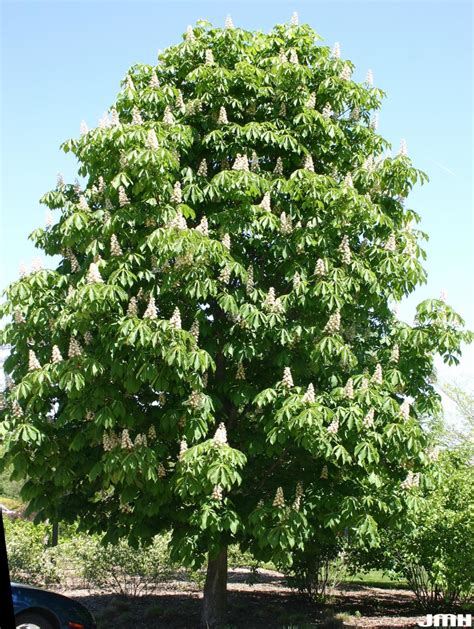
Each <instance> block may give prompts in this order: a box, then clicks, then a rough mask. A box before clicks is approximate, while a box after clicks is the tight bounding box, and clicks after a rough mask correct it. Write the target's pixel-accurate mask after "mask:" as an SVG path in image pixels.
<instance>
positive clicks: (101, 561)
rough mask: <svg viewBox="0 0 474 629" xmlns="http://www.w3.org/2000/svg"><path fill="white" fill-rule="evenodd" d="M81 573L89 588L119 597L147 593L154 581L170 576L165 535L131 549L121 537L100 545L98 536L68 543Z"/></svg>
mask: <svg viewBox="0 0 474 629" xmlns="http://www.w3.org/2000/svg"><path fill="white" fill-rule="evenodd" d="M71 544H72V545H73V546H74V554H75V556H76V558H77V560H78V565H79V567H80V570H81V576H82V577H83V579H84V582H85V583H86V585H87V587H88V588H90V589H95V588H101V589H105V590H107V591H110V592H114V593H116V594H121V595H123V596H138V595H141V594H150V593H151V592H153V591H154V590H155V589H156V587H157V585H158V583H161V582H163V581H167V580H169V579H170V578H171V577H172V576H173V566H172V564H171V562H170V558H169V552H168V537H167V536H163V535H161V536H158V535H157V536H156V537H155V538H154V539H153V542H152V544H150V545H149V546H140V547H138V548H133V547H132V546H130V545H129V544H128V542H127V541H126V540H124V539H122V540H120V541H119V542H118V543H117V544H106V545H103V544H101V541H100V539H99V538H96V537H88V538H84V537H82V538H80V539H79V540H74V541H73V542H71Z"/></svg>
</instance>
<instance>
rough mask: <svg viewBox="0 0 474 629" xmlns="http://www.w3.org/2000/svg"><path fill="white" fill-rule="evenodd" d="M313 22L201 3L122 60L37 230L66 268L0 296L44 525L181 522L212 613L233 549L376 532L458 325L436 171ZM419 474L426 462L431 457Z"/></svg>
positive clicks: (31, 497) (408, 472)
mask: <svg viewBox="0 0 474 629" xmlns="http://www.w3.org/2000/svg"><path fill="white" fill-rule="evenodd" d="M318 40H319V37H318V36H317V35H316V33H315V32H314V31H313V30H312V29H311V28H310V27H309V26H307V25H301V26H300V25H298V24H297V19H296V17H295V16H294V17H293V19H292V21H291V23H290V24H284V25H278V26H276V27H275V28H274V29H273V30H272V31H271V32H270V33H269V34H263V33H261V32H249V31H245V30H243V29H240V28H234V27H233V25H232V23H231V22H230V21H228V23H227V24H226V28H224V29H220V28H213V27H212V26H211V25H210V24H208V23H207V22H204V21H199V22H198V23H197V25H196V26H195V27H194V28H191V27H189V28H188V30H187V32H186V34H185V36H184V41H183V42H182V43H180V44H179V45H176V46H173V47H170V48H168V49H167V50H166V51H165V52H163V53H162V54H161V55H160V57H159V62H158V64H157V65H156V66H150V65H135V66H133V67H132V68H131V69H130V71H129V73H128V74H127V76H126V79H125V80H124V82H123V87H122V89H121V91H120V93H119V95H118V97H117V100H116V102H115V104H114V105H113V107H112V108H111V109H110V111H109V114H108V115H106V116H105V117H104V118H103V119H102V120H101V121H100V123H99V126H98V128H95V129H92V130H87V128H85V126H84V127H83V128H82V135H81V137H80V138H78V139H72V140H69V141H67V142H66V143H65V144H64V146H63V148H64V150H65V151H66V152H68V151H71V152H72V153H73V154H74V155H75V156H76V157H77V159H78V162H79V171H78V172H79V175H80V176H81V177H83V178H84V181H83V183H79V182H76V183H75V184H66V183H64V182H63V181H62V180H61V179H60V180H59V181H58V184H57V187H56V189H55V190H52V191H51V192H48V193H47V194H46V195H45V196H44V197H43V202H44V203H45V204H46V205H47V206H48V207H49V208H51V209H52V210H56V211H57V220H56V221H52V222H50V224H49V225H48V226H47V228H46V229H39V230H37V231H35V232H34V233H33V234H32V239H33V241H34V242H35V243H36V244H37V246H38V247H39V248H40V249H42V250H43V251H44V252H45V253H46V254H47V255H49V256H54V255H56V256H57V255H61V256H62V258H61V261H60V263H59V264H58V266H57V268H55V269H48V270H41V269H35V270H34V271H33V272H30V273H28V274H25V275H24V276H23V277H21V278H20V279H19V280H18V281H16V282H14V283H13V284H12V285H11V286H10V287H9V288H8V289H7V291H6V302H5V304H4V306H3V313H4V314H5V315H8V314H10V315H11V316H12V321H11V322H10V323H8V324H7V325H6V326H5V328H4V331H3V340H4V342H8V343H10V344H11V347H12V350H11V355H10V357H9V358H8V360H7V361H6V363H5V367H6V369H7V371H8V372H9V374H10V375H11V378H12V382H11V383H10V386H9V388H8V390H7V392H6V395H5V409H4V411H3V414H2V422H1V431H2V435H3V440H4V446H5V448H6V450H7V452H8V456H7V457H6V459H5V460H9V461H11V462H12V464H13V466H14V469H15V474H17V475H18V476H27V477H28V479H29V480H28V481H27V482H26V484H25V486H24V488H23V497H24V499H26V500H28V501H29V505H30V507H29V508H30V510H31V511H32V512H36V513H37V517H38V519H43V518H47V517H48V518H51V519H53V520H59V519H60V520H66V521H73V520H76V519H78V520H79V522H80V523H81V525H82V527H83V528H85V529H87V530H89V531H105V532H106V533H107V535H106V539H108V540H114V539H117V538H118V537H120V536H125V535H126V536H128V537H129V538H130V539H131V540H132V541H133V540H136V541H138V540H145V541H146V540H147V539H150V538H151V537H152V536H153V535H155V534H156V533H157V532H159V531H161V530H168V529H171V531H172V552H173V555H174V557H175V558H176V559H177V560H179V561H180V562H182V563H183V564H188V565H189V564H192V565H194V566H197V565H201V564H202V563H203V562H204V561H205V559H206V557H207V558H208V569H207V570H208V571H207V580H206V584H205V588H204V606H203V617H202V620H203V624H206V623H207V624H208V625H209V626H215V625H218V624H219V623H220V622H221V621H222V619H223V618H224V615H225V605H226V580H227V559H226V548H227V546H228V544H229V543H239V544H240V545H241V546H243V547H245V548H249V549H251V551H252V552H253V553H254V554H255V556H257V557H261V558H263V559H273V560H274V561H275V562H277V563H279V564H288V563H290V562H291V560H292V553H293V552H294V550H295V549H302V548H304V545H305V543H306V542H307V541H308V540H311V541H312V543H314V537H315V535H317V534H318V531H321V530H322V529H325V530H327V531H330V532H331V534H341V533H342V532H343V531H346V532H348V534H350V535H352V536H354V537H355V538H360V539H361V540H363V541H364V542H368V543H376V542H377V536H378V533H377V529H378V526H380V525H384V523H386V522H387V521H388V520H390V519H393V518H396V517H397V516H398V515H399V514H400V513H401V512H402V511H403V510H404V509H405V508H406V505H407V504H408V503H409V502H410V500H413V499H414V498H411V496H410V487H413V486H414V485H416V484H418V483H419V482H420V478H421V479H422V478H423V475H422V472H423V467H424V466H425V465H426V464H427V462H428V460H429V453H428V452H426V451H425V450H426V447H425V445H426V440H425V437H424V434H423V430H422V429H421V426H420V421H419V417H420V416H421V414H426V413H428V412H430V411H433V410H434V409H436V408H437V407H438V405H439V396H438V395H437V394H436V392H435V391H434V389H433V386H432V374H433V357H434V355H435V354H436V353H440V354H441V355H442V356H443V357H444V359H445V360H447V361H450V362H456V361H457V360H458V358H457V357H458V355H459V348H460V343H461V342H462V340H468V337H469V335H468V333H466V332H463V331H462V328H461V326H462V320H461V319H460V317H459V316H458V315H456V314H455V313H454V312H453V310H452V309H451V308H450V307H449V306H448V305H447V304H446V303H445V302H444V301H443V300H430V301H426V302H424V303H422V304H421V305H420V306H419V307H418V311H417V317H416V321H415V323H414V324H413V325H412V326H411V325H408V324H406V323H403V322H401V321H400V320H399V319H398V318H397V316H396V314H394V311H393V304H394V303H395V302H397V301H398V300H400V299H401V298H402V297H403V296H405V295H407V294H409V293H410V292H412V291H413V290H414V289H415V288H416V286H417V285H418V284H419V283H420V282H423V281H424V280H425V272H424V270H423V268H422V266H421V263H420V258H422V257H423V251H422V250H421V249H420V247H419V240H420V238H422V237H423V236H424V235H423V234H422V233H421V232H419V231H417V230H416V229H414V228H413V227H412V224H413V223H416V222H417V220H418V216H417V214H416V213H415V212H414V211H413V210H411V209H408V208H407V207H406V206H405V199H406V197H407V195H408V194H409V191H410V189H411V188H412V186H413V185H414V184H415V183H416V182H417V181H424V180H425V179H426V177H425V175H424V174H423V173H421V172H420V171H419V170H416V169H415V168H414V167H413V166H412V164H411V161H410V159H409V158H408V156H407V152H406V146H405V144H404V143H402V146H401V149H400V152H399V153H398V155H396V156H395V157H391V156H389V155H387V154H386V153H385V151H386V150H387V149H388V148H389V145H388V143H387V142H386V141H385V140H384V139H383V138H382V137H381V136H380V135H378V134H377V131H376V127H377V119H376V115H377V114H376V111H377V110H378V109H379V107H380V103H381V99H382V97H383V93H382V91H381V90H380V89H377V88H375V87H373V85H372V83H373V79H372V74H371V73H370V72H369V74H368V75H367V79H366V81H365V82H364V83H362V84H361V83H357V82H354V81H353V80H351V74H352V71H353V64H352V63H351V62H350V61H346V60H343V59H342V58H341V57H340V52H339V47H338V46H335V48H334V49H333V50H332V51H331V50H330V49H329V48H328V47H326V46H322V45H320V44H319V43H318ZM420 473H421V477H420Z"/></svg>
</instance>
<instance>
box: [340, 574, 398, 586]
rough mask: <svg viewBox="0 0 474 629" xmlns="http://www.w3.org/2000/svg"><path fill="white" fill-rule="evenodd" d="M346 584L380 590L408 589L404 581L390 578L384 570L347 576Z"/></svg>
mask: <svg viewBox="0 0 474 629" xmlns="http://www.w3.org/2000/svg"><path fill="white" fill-rule="evenodd" d="M344 583H347V584H354V585H367V586H370V587H380V588H395V587H396V588H406V587H408V586H407V582H406V581H405V580H404V579H397V578H392V577H389V576H388V575H386V574H384V572H383V571H382V570H370V571H369V572H359V573H357V574H355V575H351V576H347V577H346V578H345V579H344Z"/></svg>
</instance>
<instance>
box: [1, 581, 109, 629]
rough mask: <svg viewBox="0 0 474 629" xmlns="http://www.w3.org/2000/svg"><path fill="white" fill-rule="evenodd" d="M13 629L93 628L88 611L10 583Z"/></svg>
mask: <svg viewBox="0 0 474 629" xmlns="http://www.w3.org/2000/svg"><path fill="white" fill-rule="evenodd" d="M12 597H13V607H14V610H15V621H16V627H17V629H18V627H21V628H22V629H96V627H97V625H96V622H95V620H94V617H93V616H92V614H91V613H90V611H89V610H88V609H86V608H85V607H84V605H81V603H77V602H76V601H73V600H72V599H70V598H67V596H62V595H61V594H56V592H48V591H46V590H41V589H40V588H36V587H32V586H30V585H22V584H21V583H12Z"/></svg>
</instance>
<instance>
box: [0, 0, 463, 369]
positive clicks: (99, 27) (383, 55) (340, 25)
mask: <svg viewBox="0 0 474 629" xmlns="http://www.w3.org/2000/svg"><path fill="white" fill-rule="evenodd" d="M1 10H2V24H1V29H2V33H1V36H2V44H1V46H2V60H1V63H2V74H1V77H2V112H1V138H2V140H1V141H2V145H1V218H2V230H1V234H2V240H1V255H2V260H1V267H0V268H1V276H0V287H1V288H3V287H4V286H6V285H7V284H8V283H9V282H10V281H12V280H13V279H15V278H16V277H17V275H18V268H19V265H20V263H21V262H22V261H23V262H24V263H26V264H27V265H30V264H31V261H32V259H33V258H35V257H37V256H38V254H39V253H40V252H36V250H35V249H34V248H33V246H32V244H31V243H30V242H29V241H28V240H27V235H28V234H29V233H30V232H31V231H32V230H33V229H34V228H35V227H37V226H42V225H44V215H45V208H43V207H41V206H40V205H39V203H38V199H39V197H40V196H41V195H42V194H43V193H44V192H45V191H47V190H49V189H50V188H52V187H54V185H55V181H56V173H57V172H58V171H61V172H62V173H64V175H65V178H66V180H69V181H72V180H73V179H74V177H75V175H76V172H75V162H74V160H73V158H72V157H71V156H69V155H64V154H62V153H61V152H60V151H59V144H60V143H61V142H62V141H64V140H65V139H67V138H69V137H72V136H77V135H78V134H79V125H80V122H81V120H83V119H84V120H86V121H87V123H88V124H89V126H95V125H96V124H97V122H98V120H99V118H100V117H101V116H102V114H103V112H104V111H105V110H106V109H107V108H108V107H109V106H110V105H111V104H112V103H113V101H114V98H115V95H116V93H117V91H118V89H119V82H120V80H121V79H122V78H123V76H124V74H125V73H126V71H127V69H128V67H129V66H131V65H132V64H133V63H136V62H143V63H155V61H156V55H157V52H158V50H159V49H163V48H165V47H167V46H168V45H171V44H173V43H176V42H177V41H179V40H180V38H181V34H182V33H183V32H184V30H185V29H186V26H187V25H188V24H192V23H194V22H195V21H196V20H197V19H199V18H206V19H208V20H210V21H211V22H213V23H214V24H216V25H223V23H224V20H225V17H226V15H227V14H230V15H231V16H232V18H233V20H234V23H235V24H236V25H238V26H242V27H244V28H248V29H261V30H264V31H266V30H269V29H270V28H271V27H272V25H273V24H275V23H280V22H283V21H287V20H289V18H290V17H291V14H292V12H293V11H295V10H296V11H298V13H299V15H300V21H301V22H308V23H309V24H311V26H312V27H313V28H315V30H316V31H317V32H318V33H319V34H320V35H321V36H322V37H323V39H324V41H325V43H327V44H330V45H332V44H333V43H334V42H335V41H338V42H340V44H341V49H342V56H343V57H345V58H348V59H351V60H352V61H353V62H354V63H355V64H356V72H355V74H354V78H355V79H356V80H360V81H362V80H364V78H365V75H366V73H367V70H368V69H369V68H371V69H372V70H373V73H374V77H375V84H376V85H377V86H378V87H381V88H382V89H383V90H385V91H386V92H387V98H386V100H385V102H384V105H383V107H382V110H381V113H380V122H379V132H380V133H381V134H382V135H383V136H385V137H386V138H387V139H388V140H389V141H391V142H392V143H393V147H394V149H395V150H398V146H399V142H400V139H401V138H405V139H406V141H407V144H408V151H409V155H410V157H411V158H412V159H413V162H414V164H415V165H416V166H417V167H419V168H421V169H422V170H424V171H425V172H427V173H428V175H429V176H430V183H429V184H428V185H426V186H424V187H421V188H417V189H416V190H415V191H414V193H413V194H412V196H411V197H410V199H409V206H410V207H413V208H415V209H416V210H417V211H418V212H419V213H420V214H421V216H422V219H423V220H422V224H421V228H422V229H423V230H425V231H426V232H428V234H429V235H430V241H429V243H428V245H427V253H428V260H427V263H426V267H427V269H428V273H429V282H428V285H427V286H423V287H421V288H420V289H419V290H418V291H417V292H416V294H415V295H413V296H411V297H410V298H409V299H408V300H407V302H406V303H405V304H402V307H401V310H400V314H401V316H402V317H403V318H405V319H407V320H409V321H411V319H412V317H413V312H414V305H415V304H416V303H417V302H418V301H420V300H422V299H425V298H427V297H428V296H433V297H438V296H439V293H440V291H441V290H443V289H444V290H446V291H447V294H448V301H449V303H450V304H451V305H453V306H454V307H455V308H456V309H457V310H458V312H460V314H461V315H462V316H464V317H465V319H466V321H467V323H468V325H469V327H470V328H471V329H474V300H473V290H472V275H473V271H474V264H473V262H474V254H473V249H474V248H473V227H474V225H473V213H472V166H473V164H472V51H471V49H472V31H471V29H472V5H471V3H470V2H436V1H431V2H408V1H406V2H383V1H379V2H357V1H354V2H337V1H333V2H309V1H308V2H301V1H300V2H287V1H285V2H275V1H271V2H270V1H268V2H266V1H262V0H260V1H259V0H253V1H248V2H247V1H241V2H225V1H216V2H199V1H195V2H180V1H174V2H159V1H155V2H152V1H151V2H128V1H123V2H117V1H112V0H111V1H104V2H88V1H86V0H83V1H80V2H73V1H71V2H70V1H67V0H65V1H63V2H42V1H36V2H25V1H21V0H20V1H19V0H17V1H15V2H13V1H11V2H9V1H8V0H6V1H5V0H4V1H3V2H1ZM466 356H467V357H468V358H466V360H464V361H463V367H462V370H461V371H462V373H464V374H466V373H468V372H469V373H472V367H471V365H472V364H473V363H474V360H472V362H471V361H470V359H472V358H473V357H474V352H473V351H472V350H471V349H470V350H469V352H468V353H467V354H466ZM455 373H456V372H453V371H451V372H450V373H449V374H448V376H449V377H450V376H452V375H453V374H455Z"/></svg>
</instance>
